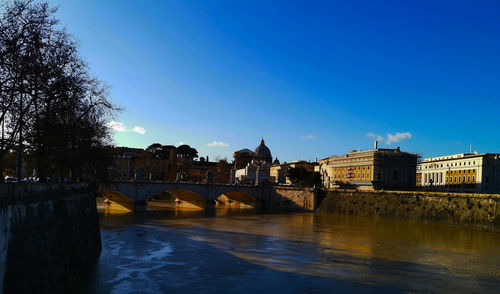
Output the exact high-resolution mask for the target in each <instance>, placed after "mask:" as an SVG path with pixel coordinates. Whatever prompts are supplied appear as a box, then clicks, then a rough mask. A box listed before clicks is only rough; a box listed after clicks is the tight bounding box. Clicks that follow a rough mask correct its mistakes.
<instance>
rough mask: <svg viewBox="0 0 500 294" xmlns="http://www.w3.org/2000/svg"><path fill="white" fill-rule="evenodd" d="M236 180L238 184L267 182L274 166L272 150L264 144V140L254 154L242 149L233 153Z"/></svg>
mask: <svg viewBox="0 0 500 294" xmlns="http://www.w3.org/2000/svg"><path fill="white" fill-rule="evenodd" d="M233 157H234V170H235V176H234V179H235V180H236V181H237V182H250V183H251V182H259V181H262V180H267V179H268V175H269V168H270V166H271V165H272V164H273V157H272V154H271V150H270V149H269V148H268V147H267V146H266V144H265V143H264V138H262V140H261V141H260V144H259V146H257V148H255V150H254V151H253V152H252V151H250V150H248V149H246V148H245V149H241V150H238V151H235V152H234V153H233Z"/></svg>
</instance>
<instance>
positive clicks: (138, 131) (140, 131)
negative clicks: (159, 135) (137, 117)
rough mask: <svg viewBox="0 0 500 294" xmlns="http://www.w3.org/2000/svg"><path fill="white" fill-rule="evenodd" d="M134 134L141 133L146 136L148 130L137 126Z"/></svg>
mask: <svg viewBox="0 0 500 294" xmlns="http://www.w3.org/2000/svg"><path fill="white" fill-rule="evenodd" d="M134 132H136V133H139V134H141V135H144V134H146V129H145V128H143V127H139V126H135V127H134Z"/></svg>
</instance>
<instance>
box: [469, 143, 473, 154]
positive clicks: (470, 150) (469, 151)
mask: <svg viewBox="0 0 500 294" xmlns="http://www.w3.org/2000/svg"><path fill="white" fill-rule="evenodd" d="M469 153H470V154H472V144H470V151H469Z"/></svg>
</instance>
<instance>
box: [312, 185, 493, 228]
mask: <svg viewBox="0 0 500 294" xmlns="http://www.w3.org/2000/svg"><path fill="white" fill-rule="evenodd" d="M318 197H319V199H320V201H319V202H320V204H319V208H318V210H317V213H341V214H355V215H365V216H380V217H391V218H397V219H404V220H410V221H437V222H447V223H455V224H463V225H472V226H477V227H483V228H488V229H493V230H500V207H499V203H500V195H487V194H464V193H437V192H391V191H342V190H333V191H331V190H319V191H318Z"/></svg>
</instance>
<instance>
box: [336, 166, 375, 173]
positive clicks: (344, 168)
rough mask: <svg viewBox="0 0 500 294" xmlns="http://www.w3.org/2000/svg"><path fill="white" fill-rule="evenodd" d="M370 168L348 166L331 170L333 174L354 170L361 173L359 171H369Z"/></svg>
mask: <svg viewBox="0 0 500 294" xmlns="http://www.w3.org/2000/svg"><path fill="white" fill-rule="evenodd" d="M370 168H371V166H369V165H368V166H357V167H356V166H349V167H334V168H333V173H335V172H336V171H337V172H338V171H355V170H358V171H361V170H370Z"/></svg>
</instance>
